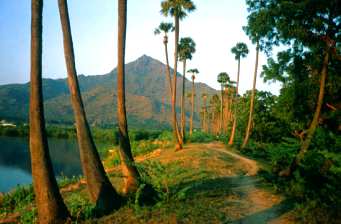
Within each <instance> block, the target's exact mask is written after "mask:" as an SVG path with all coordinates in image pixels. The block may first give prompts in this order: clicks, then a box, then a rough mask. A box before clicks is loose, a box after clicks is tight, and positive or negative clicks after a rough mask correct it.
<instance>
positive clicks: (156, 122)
mask: <svg viewBox="0 0 341 224" xmlns="http://www.w3.org/2000/svg"><path fill="white" fill-rule="evenodd" d="M180 68H181V66H180ZM165 71H166V65H164V64H163V63H161V62H160V61H158V60H155V59H153V58H151V57H149V56H146V55H143V56H141V57H140V58H138V59H137V60H135V61H133V62H130V63H128V64H126V97H127V100H126V103H127V112H128V124H129V125H130V126H131V127H135V128H160V127H166V126H169V125H170V124H171V123H170V119H171V108H170V95H169V90H168V83H167V82H166V76H165ZM171 73H172V71H171ZM116 75H117V71H116V69H114V70H113V71H111V72H109V73H108V74H105V75H97V76H84V75H79V76H78V80H79V84H80V88H81V92H82V97H83V101H84V105H85V109H86V112H87V117H88V120H89V122H90V124H91V125H95V126H101V127H108V126H113V125H115V123H116V95H115V94H116ZM187 76H188V78H190V74H188V75H187ZM181 84H182V76H181V75H180V74H179V73H178V96H177V99H178V100H180V89H181V88H180V87H181ZM185 84H186V92H190V91H191V81H189V80H188V79H186V83H185ZM195 87H196V99H195V103H196V106H195V121H194V124H195V126H197V127H198V126H199V113H198V111H199V108H200V105H199V104H201V102H200V101H201V100H200V98H201V94H202V93H204V92H206V93H208V94H214V93H217V91H216V90H214V89H213V88H211V87H209V86H208V85H206V84H203V83H195ZM43 93H44V104H45V115H46V121H47V122H48V123H58V124H72V123H73V122H74V120H73V111H72V108H71V103H70V96H69V89H68V86H67V80H66V79H43ZM186 95H187V94H186ZM0 99H1V101H0V119H5V120H9V121H19V122H20V121H23V122H26V121H27V120H28V108H29V83H26V84H9V85H2V86H0ZM163 101H164V103H165V106H164V109H163V106H162V105H163V103H162V102H163ZM186 101H187V106H186V112H187V114H186V115H187V117H188V118H189V115H190V111H189V110H190V104H189V98H188V97H186ZM178 102H179V101H178ZM178 105H179V104H178Z"/></svg>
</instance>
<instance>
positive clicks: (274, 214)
mask: <svg viewBox="0 0 341 224" xmlns="http://www.w3.org/2000/svg"><path fill="white" fill-rule="evenodd" d="M293 208H294V203H293V202H292V201H290V200H283V201H281V202H280V203H278V204H276V205H274V206H272V207H271V208H267V209H264V210H262V211H259V212H255V213H253V214H250V215H247V216H245V217H243V218H241V219H238V220H234V221H227V222H225V223H226V224H228V223H229V224H265V223H268V222H269V221H271V220H273V219H276V218H278V217H280V216H281V215H283V214H285V213H287V212H289V211H291V210H292V209H293Z"/></svg>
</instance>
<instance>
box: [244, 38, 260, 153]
mask: <svg viewBox="0 0 341 224" xmlns="http://www.w3.org/2000/svg"><path fill="white" fill-rule="evenodd" d="M258 56H259V41H257V43H256V62H255V72H254V74H253V85H252V92H251V100H250V111H249V120H248V122H247V127H246V132H245V137H244V140H243V144H242V147H241V148H245V146H246V145H247V143H248V141H249V138H250V134H251V124H252V120H253V108H254V103H255V102H254V101H255V92H256V80H257V69H258Z"/></svg>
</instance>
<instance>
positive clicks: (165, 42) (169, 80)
mask: <svg viewBox="0 0 341 224" xmlns="http://www.w3.org/2000/svg"><path fill="white" fill-rule="evenodd" d="M163 44H164V45H165V55H166V66H167V69H166V76H167V81H168V83H169V92H170V95H172V92H173V89H172V81H171V76H170V67H169V60H168V46H167V45H168V37H167V36H164V40H163Z"/></svg>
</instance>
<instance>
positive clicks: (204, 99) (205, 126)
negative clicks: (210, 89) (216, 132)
mask: <svg viewBox="0 0 341 224" xmlns="http://www.w3.org/2000/svg"><path fill="white" fill-rule="evenodd" d="M201 97H202V99H203V121H202V129H203V131H204V132H207V131H208V129H207V117H206V115H207V93H203V94H202V95H201Z"/></svg>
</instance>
